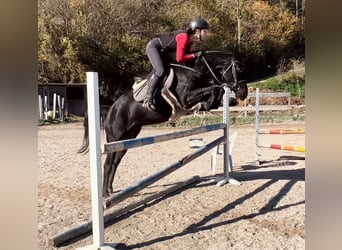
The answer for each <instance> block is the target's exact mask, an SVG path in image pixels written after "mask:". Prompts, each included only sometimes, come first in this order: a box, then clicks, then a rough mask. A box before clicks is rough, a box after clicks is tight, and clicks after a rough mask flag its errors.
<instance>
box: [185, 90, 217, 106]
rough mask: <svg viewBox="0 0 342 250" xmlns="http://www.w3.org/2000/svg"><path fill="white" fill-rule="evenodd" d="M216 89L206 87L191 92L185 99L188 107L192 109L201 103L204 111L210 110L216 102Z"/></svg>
mask: <svg viewBox="0 0 342 250" xmlns="http://www.w3.org/2000/svg"><path fill="white" fill-rule="evenodd" d="M214 89H215V88H214V87H205V88H198V89H192V90H189V91H188V92H187V93H186V98H185V100H186V101H185V103H186V106H187V107H191V106H193V105H195V104H197V103H199V102H200V103H202V107H203V109H204V110H209V108H210V106H211V104H212V103H213V101H214V100H215V95H214Z"/></svg>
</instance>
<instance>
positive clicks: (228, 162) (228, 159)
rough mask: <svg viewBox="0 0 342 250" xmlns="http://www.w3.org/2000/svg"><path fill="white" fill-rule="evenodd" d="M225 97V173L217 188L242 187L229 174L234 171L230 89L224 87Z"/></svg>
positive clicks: (218, 181) (218, 180)
mask: <svg viewBox="0 0 342 250" xmlns="http://www.w3.org/2000/svg"><path fill="white" fill-rule="evenodd" d="M223 89H224V95H223V123H224V124H226V126H225V128H224V138H225V141H224V142H223V172H224V177H222V178H219V179H217V184H216V185H217V186H223V185H224V184H226V183H230V184H234V185H240V184H241V183H240V182H239V181H238V180H236V179H234V178H232V177H230V176H229V172H230V171H231V170H232V167H231V163H232V161H231V156H230V154H229V93H230V89H229V88H228V87H227V86H224V87H223Z"/></svg>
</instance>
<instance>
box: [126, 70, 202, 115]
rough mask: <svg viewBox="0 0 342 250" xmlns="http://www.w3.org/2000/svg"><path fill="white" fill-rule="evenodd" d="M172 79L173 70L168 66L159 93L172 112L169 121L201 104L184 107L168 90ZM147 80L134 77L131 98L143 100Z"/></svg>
mask: <svg viewBox="0 0 342 250" xmlns="http://www.w3.org/2000/svg"><path fill="white" fill-rule="evenodd" d="M173 79H174V70H173V69H172V68H170V72H169V74H168V75H166V76H165V77H164V80H163V87H162V89H161V95H162V97H163V99H164V100H165V101H166V102H167V103H168V104H169V105H170V106H171V108H172V114H171V116H170V118H169V121H171V122H173V121H176V120H177V119H179V118H180V117H181V116H183V115H188V114H191V113H193V112H194V111H199V110H200V108H201V106H202V104H201V103H197V104H196V105H194V106H193V107H191V108H190V109H187V108H184V107H183V106H182V105H181V104H180V102H179V100H178V99H177V98H176V96H175V95H174V94H173V93H172V92H171V90H170V88H171V86H172V83H173ZM149 82H150V81H149V80H148V79H146V78H145V79H141V78H137V79H135V82H134V84H133V86H132V89H133V98H134V100H135V101H137V102H143V101H144V98H145V95H146V92H147V88H148V84H149Z"/></svg>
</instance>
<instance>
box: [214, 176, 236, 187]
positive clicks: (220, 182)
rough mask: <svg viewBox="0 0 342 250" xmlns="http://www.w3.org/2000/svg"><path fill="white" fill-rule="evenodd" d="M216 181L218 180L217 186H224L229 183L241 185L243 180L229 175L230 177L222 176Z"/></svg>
mask: <svg viewBox="0 0 342 250" xmlns="http://www.w3.org/2000/svg"><path fill="white" fill-rule="evenodd" d="M216 181H217V183H216V186H223V185H225V184H227V183H229V184H232V185H237V186H238V185H241V182H239V181H238V180H236V179H234V178H231V177H228V178H227V177H221V178H218V179H217V180H216Z"/></svg>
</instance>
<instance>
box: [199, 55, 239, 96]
mask: <svg viewBox="0 0 342 250" xmlns="http://www.w3.org/2000/svg"><path fill="white" fill-rule="evenodd" d="M201 59H202V61H203V62H204V64H205V66H206V67H207V68H208V70H209V72H210V73H211V75H212V76H213V78H214V79H215V80H216V82H217V83H218V84H219V85H222V86H228V87H230V88H231V89H233V90H236V89H238V88H239V86H238V80H237V73H236V72H237V69H236V67H237V65H236V61H235V60H234V59H233V60H232V61H231V63H230V64H229V65H226V66H223V68H222V71H223V72H222V75H221V81H220V80H219V79H218V78H217V76H216V75H215V73H214V71H213V70H212V68H211V67H210V65H209V63H208V62H207V60H206V59H205V57H204V56H202V57H201ZM225 67H226V68H225ZM224 68H225V69H224ZM229 69H231V70H232V75H233V78H234V82H233V85H232V86H231V85H230V84H228V83H226V82H224V79H223V77H224V75H225V74H226V73H227V71H228V70H229Z"/></svg>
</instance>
